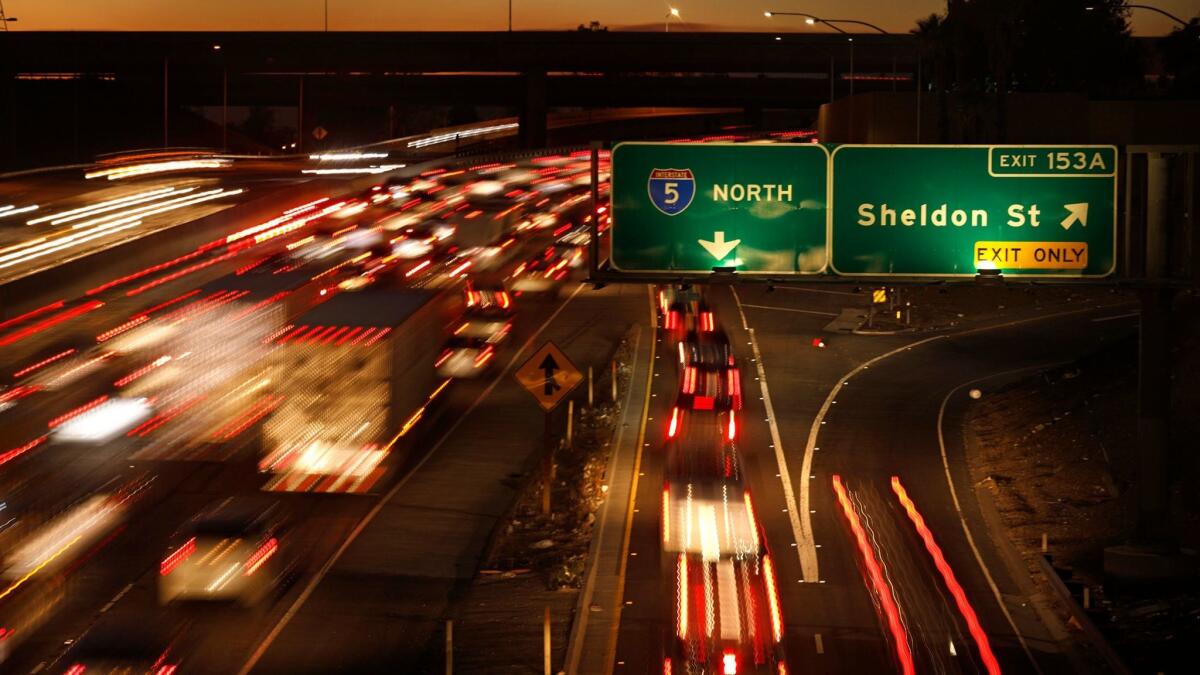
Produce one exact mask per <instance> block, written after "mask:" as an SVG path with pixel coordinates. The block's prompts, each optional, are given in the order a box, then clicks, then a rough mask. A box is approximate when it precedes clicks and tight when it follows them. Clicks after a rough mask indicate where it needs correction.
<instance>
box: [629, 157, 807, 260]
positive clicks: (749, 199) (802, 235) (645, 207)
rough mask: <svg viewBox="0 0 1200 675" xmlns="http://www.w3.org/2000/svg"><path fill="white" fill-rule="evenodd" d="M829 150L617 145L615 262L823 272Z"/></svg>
mask: <svg viewBox="0 0 1200 675" xmlns="http://www.w3.org/2000/svg"><path fill="white" fill-rule="evenodd" d="M828 157H829V153H828V151H827V150H826V149H825V147H824V146H821V145H815V144H776V145H749V144H744V143H741V144H737V143H702V144H680V143H621V144H619V145H617V146H616V147H615V148H613V151H612V181H613V183H612V254H611V256H610V261H611V265H612V268H613V269H614V270H616V271H618V272H680V273H690V274H711V273H712V272H714V271H728V272H737V273H738V274H759V275H780V274H786V275H792V274H820V273H822V272H824V271H825V268H826V250H827V247H826V211H825V198H826V183H827V180H828V175H827V174H828V167H829V162H828Z"/></svg>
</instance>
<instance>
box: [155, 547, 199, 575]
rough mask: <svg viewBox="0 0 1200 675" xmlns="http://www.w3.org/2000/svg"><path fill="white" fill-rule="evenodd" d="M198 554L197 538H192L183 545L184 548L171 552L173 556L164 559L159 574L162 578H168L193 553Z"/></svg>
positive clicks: (159, 567)
mask: <svg viewBox="0 0 1200 675" xmlns="http://www.w3.org/2000/svg"><path fill="white" fill-rule="evenodd" d="M195 552H196V538H195V537H192V538H191V539H188V540H187V541H185V542H184V543H183V546H180V547H179V548H177V549H175V550H174V551H172V552H171V555H169V556H167V557H166V558H164V559H163V561H162V562H161V563H159V565H158V573H159V575H160V576H164V577H165V576H167V575H168V574H170V573H171V572H173V571H175V568H176V567H179V565H180V564H181V563H183V561H184V560H187V559H188V558H189V557H191V555H192V554H193V553H195Z"/></svg>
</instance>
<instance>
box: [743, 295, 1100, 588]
mask: <svg viewBox="0 0 1200 675" xmlns="http://www.w3.org/2000/svg"><path fill="white" fill-rule="evenodd" d="M733 295H734V298H735V299H736V298H737V291H736V290H734V294H733ZM1121 304H1123V303H1121ZM738 309H739V311H740V309H741V307H740V303H739V308H738ZM1097 309H1103V307H1085V308H1082V309H1071V310H1067V311H1064V312H1058V313H1055V314H1046V315H1044V316H1035V317H1028V318H1024V319H1017V320H1015V321H1007V322H1005V323H1000V324H995V325H991V326H980V327H979V328H971V329H969V330H964V331H960V332H957V333H944V334H941V335H934V336H933V337H927V338H923V339H921V340H916V341H914V342H910V343H908V344H906V345H902V346H900V347H897V348H895V349H893V350H891V351H889V352H884V353H883V354H880V355H879V356H876V357H874V358H872V359H870V360H868V361H865V362H863V363H861V364H859V365H858V366H855V367H854V368H853V369H852V370H851V371H850V372H848V373H846V374H845V375H843V376H842V377H841V378H839V379H838V383H837V384H836V385H834V387H833V389H831V390H830V391H829V395H828V396H826V397H825V402H824V403H822V404H821V409H820V410H818V411H817V416H816V417H814V418H813V423H812V428H811V429H809V432H808V443H806V444H805V446H804V459H803V461H802V462H801V464H800V473H801V475H803V476H812V475H813V474H812V461H813V452H814V451H815V449H816V447H817V436H818V435H819V434H820V433H821V425H823V424H824V423H825V415H827V414H828V413H829V408H830V406H832V405H833V401H834V400H835V399H836V398H837V395H838V393H840V392H841V391H842V387H844V386H845V385H846V383H847V382H849V381H850V379H851V378H853V377H854V376H855V375H858V374H859V373H861V372H862V371H863V370H866V369H867V368H869V367H871V366H873V365H875V364H876V363H878V362H880V361H882V360H884V359H886V358H889V357H892V356H895V355H896V354H899V353H900V352H903V351H908V350H910V349H912V348H914V347H920V346H921V345H924V344H926V343H929V342H933V341H935V340H945V339H949V338H956V337H961V336H963V335H973V334H976V333H983V332H987V331H991V330H999V329H1001V328H1011V327H1013V326H1019V325H1021V324H1026V323H1032V322H1036V321H1048V320H1050V319H1056V318H1060V317H1064V316H1070V315H1072V314H1084V313H1086V312H1094V311H1096V310H1097ZM742 324H743V325H745V324H746V315H745V314H742ZM747 330H749V328H747ZM751 342H752V343H755V344H757V343H756V342H755V340H754V339H753V333H751ZM756 358H757V357H756ZM757 362H758V363H759V364H761V363H762V359H761V358H760V359H758V360H757ZM760 370H761V368H760ZM760 377H762V376H761V374H760ZM763 383H764V385H765V383H766V380H765V379H764V380H763ZM763 390H764V392H765V391H766V387H765V386H764V387H763ZM764 398H765V397H764ZM773 418H774V416H773V415H772V419H773ZM775 448H776V451H777V452H778V451H779V449H780V445H779V443H778V442H776V443H775ZM780 467H781V468H782V467H783V464H782V462H781V463H780ZM808 483H809V481H804V483H803V484H801V486H800V507H801V508H802V509H803V510H804V518H805V521H806V522H807V523H808V526H809V530H808V531H809V532H811V531H812V529H811V528H812V523H811V519H810V517H809V510H810V509H809V500H810V494H809V489H808ZM810 543H811V540H810ZM813 555H814V556H815V555H816V553H815V549H814V553H813ZM801 560H803V558H801ZM805 579H806V580H807V575H806V577H805Z"/></svg>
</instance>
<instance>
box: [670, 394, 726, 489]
mask: <svg viewBox="0 0 1200 675" xmlns="http://www.w3.org/2000/svg"><path fill="white" fill-rule="evenodd" d="M737 434H738V426H737V413H734V412H733V411H727V412H708V411H705V412H698V413H691V412H689V411H687V410H684V409H681V408H679V407H675V408H672V409H671V418H670V419H669V420H668V421H667V437H666V445H665V448H664V449H665V452H666V457H665V462H666V466H665V467H664V471H665V475H666V477H667V479H668V480H673V479H687V480H692V479H704V480H717V479H720V480H740V479H741V477H742V462H741V457H740V455H739V454H738V449H737V437H738V436H737Z"/></svg>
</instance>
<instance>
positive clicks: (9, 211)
mask: <svg viewBox="0 0 1200 675" xmlns="http://www.w3.org/2000/svg"><path fill="white" fill-rule="evenodd" d="M37 209H38V205H37V204H30V205H29V206H22V207H21V208H16V207H15V206H13V205H12V204H9V205H8V206H0V218H8V217H9V216H15V215H18V214H21V213H29V212H30V211H37Z"/></svg>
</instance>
